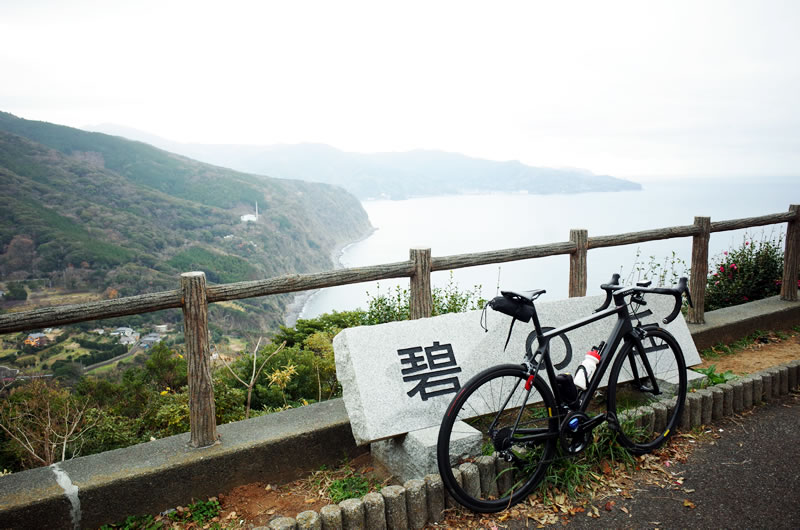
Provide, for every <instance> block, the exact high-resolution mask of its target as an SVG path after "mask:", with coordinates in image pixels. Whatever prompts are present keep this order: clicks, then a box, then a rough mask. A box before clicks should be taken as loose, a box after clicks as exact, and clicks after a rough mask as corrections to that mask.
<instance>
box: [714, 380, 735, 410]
mask: <svg viewBox="0 0 800 530" xmlns="http://www.w3.org/2000/svg"><path fill="white" fill-rule="evenodd" d="M717 388H720V389H722V415H723V416H732V415H733V387H732V386H731V385H730V384H728V383H726V384H724V385H717Z"/></svg>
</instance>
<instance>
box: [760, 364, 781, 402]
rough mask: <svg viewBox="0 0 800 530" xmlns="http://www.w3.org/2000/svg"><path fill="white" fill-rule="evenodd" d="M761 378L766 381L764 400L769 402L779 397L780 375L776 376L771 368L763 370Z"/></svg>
mask: <svg viewBox="0 0 800 530" xmlns="http://www.w3.org/2000/svg"><path fill="white" fill-rule="evenodd" d="M761 374H762V377H761V380H762V381H763V383H764V402H765V403H769V402H770V401H772V400H773V399H775V398H777V397H778V391H777V386H778V383H779V382H780V380H779V377H776V376H775V374H774V373H773V372H772V370H771V369H767V370H764V371H762V372H761Z"/></svg>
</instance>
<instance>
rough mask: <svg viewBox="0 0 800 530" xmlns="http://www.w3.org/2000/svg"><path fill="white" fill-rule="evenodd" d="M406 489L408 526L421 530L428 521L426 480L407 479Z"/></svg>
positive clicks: (404, 485)
mask: <svg viewBox="0 0 800 530" xmlns="http://www.w3.org/2000/svg"><path fill="white" fill-rule="evenodd" d="M403 487H404V488H405V489H406V515H407V516H408V528H412V529H414V530H419V529H421V528H423V527H424V526H425V523H427V522H428V496H427V492H426V491H425V481H424V480H421V479H417V478H415V479H411V480H407V481H405V483H404V484H403Z"/></svg>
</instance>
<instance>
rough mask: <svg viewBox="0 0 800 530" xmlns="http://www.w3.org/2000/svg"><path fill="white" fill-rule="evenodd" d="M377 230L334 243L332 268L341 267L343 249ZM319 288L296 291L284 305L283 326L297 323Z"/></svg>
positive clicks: (373, 229) (342, 266) (337, 268)
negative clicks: (292, 297) (287, 303)
mask: <svg viewBox="0 0 800 530" xmlns="http://www.w3.org/2000/svg"><path fill="white" fill-rule="evenodd" d="M376 230H378V229H377V228H374V227H373V228H372V229H370V230H369V231H368V232H367V233H366V234H364V235H363V236H361V237H359V238H358V239H356V240H354V241H348V242H346V243H340V244H338V245H336V246H335V247H334V248H333V250H331V262H332V263H333V270H339V269H343V268H344V265H342V261H341V259H342V256H343V255H344V252H345V250H347V249H348V248H349V247H350V246H352V245H355V244H356V243H360V242H361V241H364V240H365V239H367V238H368V237H370V236H371V235H372V234H374V233H375V231H376ZM320 291H321V289H314V290H312V291H302V292H299V293H296V294H295V295H294V299H293V300H292V301H291V302H290V303H289V305H287V306H286V313H285V316H284V318H283V323H284V325H285V326H288V327H292V326H294V325H295V324H297V320H298V319H299V318H300V317H301V316H302V315H303V312H304V311H305V308H306V305H307V304H308V302H309V301H311V299H312V298H313V297H314V296H315V295H316V294H317V293H318V292H320Z"/></svg>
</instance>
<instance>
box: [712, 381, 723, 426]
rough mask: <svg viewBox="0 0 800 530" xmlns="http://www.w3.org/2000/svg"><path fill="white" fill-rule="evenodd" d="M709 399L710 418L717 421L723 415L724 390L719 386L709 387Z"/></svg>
mask: <svg viewBox="0 0 800 530" xmlns="http://www.w3.org/2000/svg"><path fill="white" fill-rule="evenodd" d="M711 400H712V401H711V419H712V420H714V421H717V420H719V419H721V418H722V416H723V411H724V401H725V392H723V390H722V389H721V388H719V387H716V386H714V387H711Z"/></svg>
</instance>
